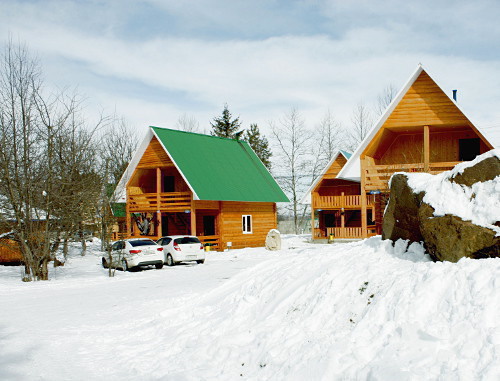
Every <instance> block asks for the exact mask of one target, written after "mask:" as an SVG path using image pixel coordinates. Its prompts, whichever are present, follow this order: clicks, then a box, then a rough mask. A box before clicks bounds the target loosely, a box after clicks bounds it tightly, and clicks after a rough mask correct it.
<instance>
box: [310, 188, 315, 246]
mask: <svg viewBox="0 0 500 381" xmlns="http://www.w3.org/2000/svg"><path fill="white" fill-rule="evenodd" d="M313 197H314V193H313V192H311V237H312V239H315V238H316V236H315V229H314V206H313Z"/></svg>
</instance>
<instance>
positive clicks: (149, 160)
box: [137, 136, 174, 168]
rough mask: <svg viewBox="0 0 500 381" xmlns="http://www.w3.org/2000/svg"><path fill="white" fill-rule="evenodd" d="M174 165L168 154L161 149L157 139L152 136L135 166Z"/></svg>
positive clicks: (155, 166)
mask: <svg viewBox="0 0 500 381" xmlns="http://www.w3.org/2000/svg"><path fill="white" fill-rule="evenodd" d="M172 165H174V164H173V162H172V160H171V159H170V157H169V156H168V154H167V153H166V152H165V150H164V149H163V147H162V145H161V144H160V142H159V141H158V139H157V138H156V137H155V136H154V137H153V138H152V139H151V142H150V143H149V145H148V147H147V148H146V151H144V154H143V155H142V158H141V159H140V161H139V164H137V168H157V167H169V166H172Z"/></svg>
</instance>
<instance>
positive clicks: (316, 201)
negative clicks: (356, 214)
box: [312, 194, 375, 209]
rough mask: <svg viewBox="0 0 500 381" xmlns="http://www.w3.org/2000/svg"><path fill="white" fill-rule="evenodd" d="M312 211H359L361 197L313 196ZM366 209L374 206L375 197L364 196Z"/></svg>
mask: <svg viewBox="0 0 500 381" xmlns="http://www.w3.org/2000/svg"><path fill="white" fill-rule="evenodd" d="M312 205H313V208H314V209H342V208H344V209H361V195H349V196H319V195H318V194H313V199H312ZM366 205H367V207H370V208H371V207H372V206H374V205H375V195H367V196H366Z"/></svg>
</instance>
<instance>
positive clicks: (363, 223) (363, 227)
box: [360, 157, 368, 238]
mask: <svg viewBox="0 0 500 381" xmlns="http://www.w3.org/2000/svg"><path fill="white" fill-rule="evenodd" d="M360 164H361V238H367V237H368V226H367V223H366V214H367V213H366V190H365V183H366V173H365V171H366V169H365V167H366V162H365V158H364V157H362V158H361V163H360Z"/></svg>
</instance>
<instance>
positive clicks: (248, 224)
mask: <svg viewBox="0 0 500 381" xmlns="http://www.w3.org/2000/svg"><path fill="white" fill-rule="evenodd" d="M241 217H242V218H241V220H242V227H243V234H252V216H251V215H249V214H248V215H244V216H241Z"/></svg>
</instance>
